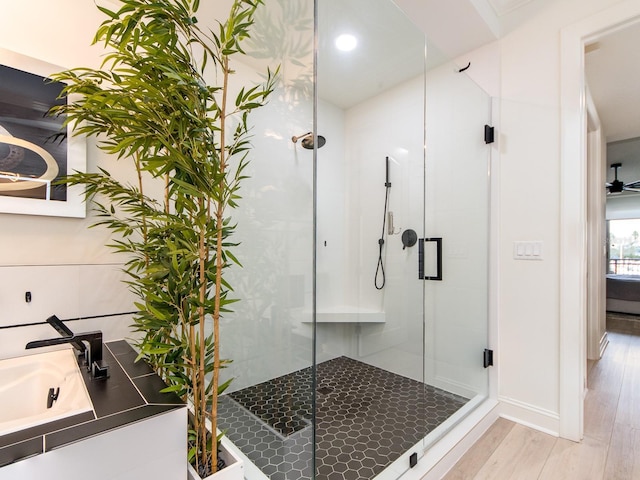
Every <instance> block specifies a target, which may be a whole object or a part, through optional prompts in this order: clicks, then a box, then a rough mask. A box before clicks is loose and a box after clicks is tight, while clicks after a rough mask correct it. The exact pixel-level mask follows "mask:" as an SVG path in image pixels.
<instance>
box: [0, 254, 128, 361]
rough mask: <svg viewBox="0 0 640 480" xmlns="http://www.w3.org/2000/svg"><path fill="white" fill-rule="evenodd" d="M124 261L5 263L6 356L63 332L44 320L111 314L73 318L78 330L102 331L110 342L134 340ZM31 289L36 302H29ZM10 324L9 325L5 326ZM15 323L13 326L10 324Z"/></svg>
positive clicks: (2, 335) (0, 296) (0, 275)
mask: <svg viewBox="0 0 640 480" xmlns="http://www.w3.org/2000/svg"><path fill="white" fill-rule="evenodd" d="M119 268H120V266H118V265H46V266H44V265H37V266H2V267H0V305H2V308H1V309H0V344H1V345H2V348H1V349H0V358H7V357H14V356H18V355H23V354H25V353H28V352H25V350H24V346H25V344H26V343H27V342H28V341H30V340H35V339H44V338H51V337H54V336H56V335H57V333H56V332H55V331H54V330H53V329H52V328H51V327H50V326H48V325H29V324H32V323H40V322H44V321H45V320H46V319H47V318H48V317H50V316H51V315H56V316H57V317H58V318H60V319H63V320H65V319H75V318H79V317H89V316H103V315H107V317H102V318H96V319H86V320H78V321H73V322H69V327H70V328H71V329H72V330H73V331H75V332H82V331H91V330H102V332H103V335H104V339H105V341H108V340H116V339H120V338H130V337H131V329H130V328H129V325H130V324H131V316H130V315H116V316H111V315H113V314H119V313H124V312H131V311H132V310H133V309H134V306H133V296H132V295H131V293H130V292H128V291H127V289H126V286H125V285H124V284H123V283H122V281H121V280H122V278H124V277H123V273H122V272H120V270H119ZM26 292H30V294H31V301H30V302H27V301H26V298H25V294H26ZM3 327H4V328H3ZM6 327H12V328H6Z"/></svg>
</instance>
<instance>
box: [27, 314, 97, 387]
mask: <svg viewBox="0 0 640 480" xmlns="http://www.w3.org/2000/svg"><path fill="white" fill-rule="evenodd" d="M47 323H48V324H49V325H51V326H52V327H53V328H55V329H56V331H57V332H58V333H60V335H62V336H61V337H57V338H50V339H48V340H34V341H33V342H29V343H27V345H26V346H25V348H26V349H31V348H39V347H48V346H51V345H63V344H65V343H70V344H71V345H73V347H74V348H75V349H76V350H77V351H78V353H79V354H80V355H82V354H84V358H85V361H86V365H87V370H89V371H90V372H91V376H92V377H94V378H107V377H108V376H109V366H108V365H107V364H106V363H105V361H104V360H103V359H102V332H101V331H100V330H96V331H94V332H85V333H78V334H75V333H73V332H72V331H71V330H70V329H69V327H67V326H66V325H65V324H64V323H62V320H60V319H59V318H58V317H56V316H55V315H51V316H50V317H49V318H47ZM85 342H86V345H88V348H87V346H86V345H85Z"/></svg>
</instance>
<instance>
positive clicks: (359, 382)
mask: <svg viewBox="0 0 640 480" xmlns="http://www.w3.org/2000/svg"><path fill="white" fill-rule="evenodd" d="M312 375H313V370H312V368H311V367H309V368H306V369H303V370H299V371H297V372H293V373H290V374H288V375H284V376H282V377H278V378H275V379H273V380H270V381H268V382H264V383H261V384H259V385H254V386H251V387H247V388H245V389H243V390H240V391H237V392H233V393H230V394H228V395H224V396H223V397H222V398H221V399H220V403H219V408H218V417H219V420H218V421H219V425H220V428H221V429H222V430H226V433H227V436H228V437H229V438H230V439H231V440H232V441H233V442H234V443H235V444H236V445H237V446H238V447H239V448H240V449H241V450H242V451H243V452H244V453H245V455H247V457H249V459H251V461H252V462H254V463H255V464H256V466H257V467H258V468H260V469H261V470H262V471H263V472H264V473H265V474H266V475H267V476H269V478H271V479H272V480H306V479H311V478H315V479H318V480H367V479H372V478H373V477H375V476H376V475H378V474H379V473H380V472H382V471H383V470H384V469H385V468H386V467H387V466H388V465H390V464H391V463H392V462H394V461H395V460H396V459H397V458H399V457H400V455H402V454H403V453H404V452H405V451H406V450H408V449H409V448H411V447H412V446H413V445H415V444H416V443H417V442H418V441H420V440H421V439H422V438H424V437H425V436H426V435H427V434H428V433H429V432H430V431H431V430H433V429H434V428H436V427H437V426H438V425H440V424H441V423H442V422H444V421H445V420H446V419H447V418H449V417H450V416H451V415H452V414H453V413H455V412H456V411H457V410H458V409H459V408H460V407H462V406H463V405H464V404H465V403H466V402H467V401H468V399H466V398H463V397H460V396H458V395H454V394H452V393H449V392H446V391H444V390H441V389H438V388H435V387H432V386H430V385H425V384H424V383H421V382H417V381H415V380H412V379H409V378H406V377H403V376H401V375H397V374H395V373H391V372H388V371H386V370H383V369H380V368H377V367H373V366H371V365H368V364H366V363H363V362H359V361H357V360H353V359H351V358H347V357H338V358H335V359H333V360H329V361H327V362H323V363H320V364H318V366H317V379H316V382H317V389H316V391H317V396H316V417H315V420H316V452H315V455H316V458H315V463H316V474H315V476H314V475H312V469H313V466H312V465H313V448H314V446H313V443H312V441H311V438H312V435H313V429H312V428H311V427H312V425H311V422H312V420H313V395H312V393H313V392H312V380H313V377H312Z"/></svg>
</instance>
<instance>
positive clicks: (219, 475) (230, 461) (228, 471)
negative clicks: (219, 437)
mask: <svg viewBox="0 0 640 480" xmlns="http://www.w3.org/2000/svg"><path fill="white" fill-rule="evenodd" d="M224 443H225V442H224V441H223V442H221V444H220V456H221V457H222V459H223V460H224V461H225V463H226V464H227V466H226V467H225V468H223V469H222V470H219V471H217V472H216V473H214V474H213V475H209V476H208V477H206V478H202V479H201V478H200V475H198V472H196V471H195V469H194V468H193V467H192V466H191V465H190V464H187V472H188V479H189V480H244V463H243V462H242V459H240V458H239V457H237V456H236V455H235V454H234V453H233V452H232V451H231V450H229V449H227V448H226V447H225V445H224Z"/></svg>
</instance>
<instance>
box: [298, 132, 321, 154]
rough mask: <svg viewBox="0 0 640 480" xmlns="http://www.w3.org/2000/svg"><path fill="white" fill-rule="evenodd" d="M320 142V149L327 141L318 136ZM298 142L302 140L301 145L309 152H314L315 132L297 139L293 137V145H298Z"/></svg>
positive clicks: (299, 136)
mask: <svg viewBox="0 0 640 480" xmlns="http://www.w3.org/2000/svg"><path fill="white" fill-rule="evenodd" d="M316 138H317V139H318V140H317V142H318V148H322V147H323V146H324V144H325V143H327V140H326V139H325V138H324V137H323V136H322V135H318V136H317V137H316ZM298 140H302V141H301V142H300V143H301V144H302V148H306V149H307V150H313V147H314V141H313V132H307V133H305V134H304V135H298V136H297V137H291V141H292V142H293V143H298Z"/></svg>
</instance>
